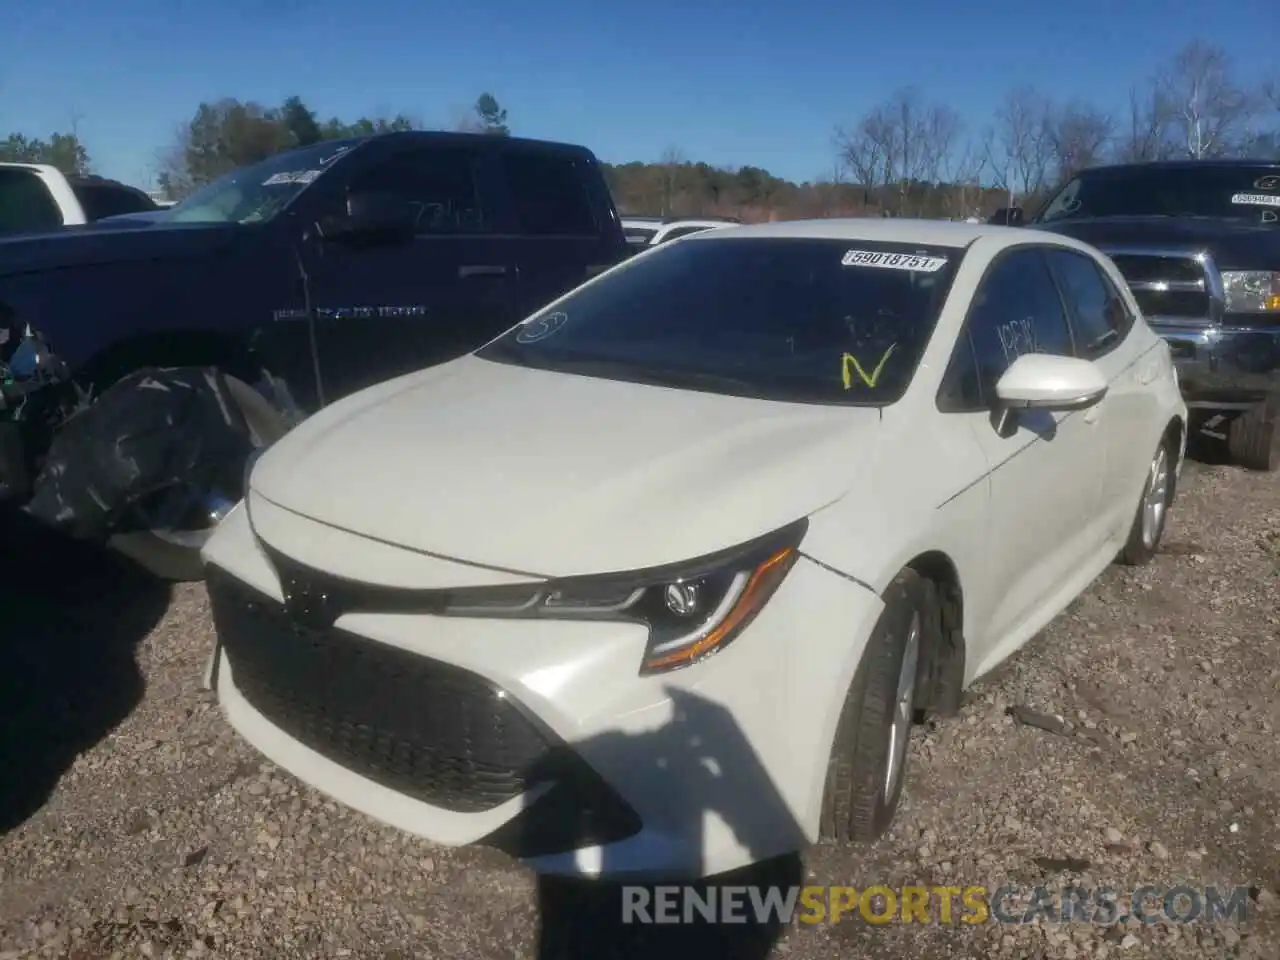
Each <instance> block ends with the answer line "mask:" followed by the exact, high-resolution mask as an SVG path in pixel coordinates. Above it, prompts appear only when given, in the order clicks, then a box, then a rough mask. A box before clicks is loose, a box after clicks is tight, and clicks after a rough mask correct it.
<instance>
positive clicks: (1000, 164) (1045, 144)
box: [983, 85, 1053, 206]
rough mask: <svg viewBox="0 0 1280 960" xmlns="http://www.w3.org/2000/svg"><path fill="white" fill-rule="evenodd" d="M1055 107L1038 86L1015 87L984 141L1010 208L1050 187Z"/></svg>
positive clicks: (993, 169) (988, 156)
mask: <svg viewBox="0 0 1280 960" xmlns="http://www.w3.org/2000/svg"><path fill="white" fill-rule="evenodd" d="M1052 108H1053V105H1052V103H1051V102H1050V101H1049V100H1048V98H1046V97H1044V96H1043V95H1041V94H1040V93H1039V92H1037V91H1036V90H1035V88H1034V87H1030V86H1026V85H1024V86H1019V87H1015V88H1014V89H1013V90H1010V91H1009V92H1008V93H1007V94H1006V95H1005V98H1004V100H1003V101H1002V102H1001V104H1000V106H999V107H997V108H996V113H995V124H994V126H992V127H991V128H989V129H988V131H987V132H986V134H985V136H984V138H983V139H984V152H985V155H986V156H985V159H986V161H987V164H988V166H989V167H990V168H991V171H992V175H993V178H994V179H995V181H996V185H997V186H998V187H999V188H1000V189H1001V190H1003V191H1005V192H1007V193H1008V195H1009V205H1010V206H1012V205H1013V204H1014V203H1015V202H1017V201H1021V202H1023V203H1025V202H1026V201H1027V199H1028V198H1029V197H1032V196H1035V195H1036V194H1038V193H1040V192H1041V191H1042V190H1044V188H1045V187H1046V186H1047V181H1048V179H1049V170H1050V166H1051V164H1052V161H1053V145H1052V142H1051V141H1050V138H1049V135H1048V126H1049V123H1048V121H1049V117H1050V113H1051V111H1052Z"/></svg>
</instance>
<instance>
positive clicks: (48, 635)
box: [0, 513, 169, 834]
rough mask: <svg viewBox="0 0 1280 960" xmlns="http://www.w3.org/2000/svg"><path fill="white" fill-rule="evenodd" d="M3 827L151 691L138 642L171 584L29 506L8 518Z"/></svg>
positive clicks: (0, 629)
mask: <svg viewBox="0 0 1280 960" xmlns="http://www.w3.org/2000/svg"><path fill="white" fill-rule="evenodd" d="M0 543H3V545H4V554H3V556H0V651H3V655H4V659H3V664H4V666H3V669H0V834H4V833H7V832H8V831H9V830H12V829H13V828H15V827H17V826H18V825H20V824H21V823H22V822H23V821H24V820H26V819H27V818H28V817H29V816H31V815H32V814H33V813H35V812H36V811H37V810H38V809H39V808H40V807H41V805H43V804H44V802H45V801H46V800H47V799H48V797H49V795H50V793H51V792H52V791H53V789H54V787H55V786H57V783H58V780H59V779H60V778H61V777H62V775H63V774H64V773H65V772H66V771H67V769H68V768H69V767H70V765H71V763H72V762H73V761H74V760H75V758H76V756H77V755H78V754H79V753H81V752H82V751H84V750H86V749H88V748H89V747H92V746H93V745H94V744H95V743H97V742H98V741H99V740H101V739H102V738H103V737H104V736H106V735H107V734H108V733H110V732H111V730H112V729H114V728H115V726H116V725H117V724H119V723H120V721H121V720H123V719H124V718H125V717H126V716H128V714H129V712H130V711H131V710H132V709H133V708H134V707H135V706H136V705H137V704H138V702H139V700H141V699H142V692H143V682H142V674H141V673H140V672H139V670H138V667H137V663H136V662H135V660H134V651H135V648H136V647H137V645H138V643H139V642H140V641H141V640H142V639H143V638H144V637H145V636H146V635H147V634H148V633H149V632H150V631H151V629H152V628H153V627H154V626H155V625H156V624H157V623H158V622H159V620H160V618H161V617H162V616H163V615H164V612H165V609H166V608H167V606H168V603H169V585H168V584H165V583H162V582H160V581H157V580H154V579H152V578H151V577H149V576H148V575H147V574H145V573H143V572H142V571H141V570H140V569H138V568H136V567H134V566H132V565H131V564H129V563H127V561H124V560H120V559H117V558H115V557H114V556H108V555H106V554H104V553H102V552H101V551H98V550H95V549H93V548H91V547H88V546H86V545H83V544H79V543H75V542H72V541H69V540H65V539H63V538H61V537H59V536H57V535H55V534H53V533H51V532H50V531H48V530H46V529H44V528H43V527H41V526H40V525H39V524H38V523H36V522H35V521H32V520H30V518H27V517H25V516H22V515H16V516H15V515H11V514H7V513H6V514H5V515H3V516H0Z"/></svg>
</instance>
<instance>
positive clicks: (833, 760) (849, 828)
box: [819, 570, 941, 842]
mask: <svg viewBox="0 0 1280 960" xmlns="http://www.w3.org/2000/svg"><path fill="white" fill-rule="evenodd" d="M884 601H885V607H884V610H883V611H882V612H881V614H880V618H879V620H877V621H876V625H875V628H874V629H873V630H872V632H871V636H870V637H869V638H868V640H867V646H866V649H865V650H863V653H862V660H861V661H860V662H859V664H858V669H857V671H856V672H855V673H854V676H853V683H852V684H850V687H849V692H848V694H847V695H846V697H845V702H844V707H843V708H842V710H841V712H840V719H839V722H838V724H837V726H836V736H835V742H834V743H833V745H832V748H831V756H830V759H829V761H828V764H827V780H826V788H825V791H824V795H823V801H822V822H821V825H820V828H819V834H820V838H821V839H823V840H835V841H863V842H865V841H870V840H875V839H876V838H878V837H880V836H881V835H882V834H883V833H884V832H885V830H887V829H888V827H889V824H890V823H891V822H892V821H893V816H894V813H895V812H896V811H897V808H898V802H899V800H900V799H901V797H902V785H903V782H904V780H905V773H906V765H907V748H908V744H909V742H910V737H911V726H912V722H913V718H914V715H915V711H916V707H917V704H916V696H915V694H916V687H917V677H918V675H919V671H920V663H921V658H922V651H925V650H929V649H933V646H932V642H933V640H935V639H936V635H935V634H934V633H933V632H934V631H939V630H940V629H941V619H940V607H939V604H938V594H937V588H936V587H935V586H934V584H933V583H932V582H931V581H929V580H927V579H925V578H923V577H921V576H920V575H919V574H917V573H916V572H915V571H913V570H904V571H902V572H901V573H900V574H898V576H897V577H895V578H894V581H893V583H891V584H890V585H889V588H888V589H887V590H886V591H885V594H884Z"/></svg>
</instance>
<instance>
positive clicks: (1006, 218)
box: [987, 207, 1023, 227]
mask: <svg viewBox="0 0 1280 960" xmlns="http://www.w3.org/2000/svg"><path fill="white" fill-rule="evenodd" d="M1022 219H1023V211H1022V208H1021V207H1001V208H1000V209H999V210H997V211H996V212H995V213H993V214H992V215H991V219H990V220H988V221H987V223H994V224H999V225H1000V226H1004V227H1020V226H1022Z"/></svg>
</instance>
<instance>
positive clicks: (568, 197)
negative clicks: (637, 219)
mask: <svg viewBox="0 0 1280 960" xmlns="http://www.w3.org/2000/svg"><path fill="white" fill-rule="evenodd" d="M499 164H500V167H501V170H502V173H503V175H504V177H505V178H506V181H507V189H508V190H509V191H510V193H511V198H512V201H513V202H514V203H515V214H516V223H517V226H518V228H519V230H520V232H521V233H523V234H527V235H532V236H538V237H551V236H562V237H594V236H596V235H597V234H598V233H599V232H600V228H599V226H598V224H597V223H596V218H595V214H594V212H593V211H592V206H591V201H590V199H589V198H588V196H587V191H586V183H585V172H584V171H583V170H582V169H580V164H579V162H578V161H577V160H575V159H574V158H573V157H568V156H560V155H557V154H553V153H536V152H533V151H527V152H526V151H522V150H507V151H504V152H502V153H501V154H499Z"/></svg>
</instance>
